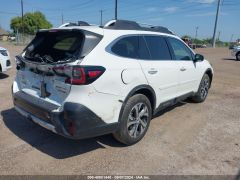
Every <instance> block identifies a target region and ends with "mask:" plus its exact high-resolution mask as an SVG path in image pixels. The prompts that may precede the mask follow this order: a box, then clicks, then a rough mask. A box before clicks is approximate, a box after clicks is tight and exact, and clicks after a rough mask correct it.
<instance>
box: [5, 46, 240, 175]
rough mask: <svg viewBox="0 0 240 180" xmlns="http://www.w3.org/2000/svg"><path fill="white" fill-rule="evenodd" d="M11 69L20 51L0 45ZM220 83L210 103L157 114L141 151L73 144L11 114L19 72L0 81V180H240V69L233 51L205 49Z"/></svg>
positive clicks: (107, 141) (106, 143)
mask: <svg viewBox="0 0 240 180" xmlns="http://www.w3.org/2000/svg"><path fill="white" fill-rule="evenodd" d="M0 46H3V47H5V48H7V49H8V50H9V51H10V53H11V55H12V61H13V58H14V56H15V55H16V54H18V53H19V52H21V50H22V48H23V47H21V46H12V45H10V44H3V43H0ZM197 51H198V52H199V53H202V54H203V55H204V56H205V57H206V58H207V59H209V60H210V61H211V63H212V64H213V67H214V69H215V77H214V81H213V85H212V89H211V90H210V94H209V97H208V99H207V101H206V102H205V103H203V104H194V103H190V102H187V103H182V104H178V105H176V106H175V107H171V108H169V109H168V110H166V111H164V112H161V113H159V116H158V117H156V118H154V119H153V120H152V122H151V125H150V128H149V130H148V133H147V134H146V136H145V138H144V139H143V140H142V141H141V142H140V143H138V144H136V145H134V146H131V147H124V146H122V145H121V144H119V143H117V142H116V141H115V140H114V139H113V138H112V136H111V135H107V136H102V137H98V138H93V139H87V140H78V141H74V140H69V139H65V138H63V137H60V136H58V135H55V134H53V133H51V132H49V131H47V130H45V129H43V128H41V127H39V126H38V125H35V124H34V123H31V122H29V121H28V120H26V119H24V118H22V117H21V116H20V115H18V113H17V112H16V111H15V110H14V109H13V104H12V100H11V91H10V87H11V83H12V81H13V79H14V76H15V72H16V71H15V67H14V65H13V68H12V69H11V70H10V71H9V72H8V73H7V75H3V74H1V75H0V112H1V115H0V174H3V175H8V174H18V175H19V174H27V175H36V174H52V175H56V174H58V175H62V174H69V175H70V174H71V175H72V174H95V175H96V174H98V175H109V174H110V175H116V174H119V175H120V174H121V175H136V174H141V175H143V174H147V175H157V174H185V175H188V174H198V175H202V174H208V175H209V174H220V175H229V174H232V175H237V174H240V62H237V61H234V60H233V59H231V58H230V53H229V50H228V49H225V48H217V49H199V50H197Z"/></svg>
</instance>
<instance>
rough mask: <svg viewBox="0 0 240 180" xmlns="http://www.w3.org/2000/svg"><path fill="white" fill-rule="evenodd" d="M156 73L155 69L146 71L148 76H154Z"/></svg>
mask: <svg viewBox="0 0 240 180" xmlns="http://www.w3.org/2000/svg"><path fill="white" fill-rule="evenodd" d="M157 72H158V70H156V69H151V70H149V71H148V74H156V73H157Z"/></svg>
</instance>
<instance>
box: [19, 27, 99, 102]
mask: <svg viewBox="0 0 240 180" xmlns="http://www.w3.org/2000/svg"><path fill="white" fill-rule="evenodd" d="M101 39H102V36H101V35H98V34H95V33H92V32H89V31H85V30H80V29H76V30H74V29H56V30H43V31H40V32H38V33H37V34H36V37H35V38H34V39H33V41H32V42H31V43H30V44H29V45H28V46H27V47H26V48H25V50H24V52H23V54H21V55H19V56H16V63H17V69H18V71H17V82H18V87H19V90H20V91H22V92H24V93H26V94H28V95H31V96H34V97H37V98H39V99H42V100H44V101H47V102H50V103H52V104H55V105H58V106H61V105H62V103H63V102H64V100H65V99H66V98H67V96H68V94H69V93H70V90H71V86H72V84H74V82H75V81H74V80H75V79H76V78H77V79H78V81H77V82H78V83H85V78H84V77H85V76H84V75H85V71H84V72H83V71H82V68H79V66H80V62H81V60H82V59H83V58H84V57H85V56H86V55H88V54H89V53H90V52H91V51H92V50H93V49H94V48H95V47H96V46H97V44H98V43H99V42H100V41H101Z"/></svg>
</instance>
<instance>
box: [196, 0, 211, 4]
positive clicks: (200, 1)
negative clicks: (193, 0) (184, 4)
mask: <svg viewBox="0 0 240 180" xmlns="http://www.w3.org/2000/svg"><path fill="white" fill-rule="evenodd" d="M197 2H199V3H203V4H212V3H214V2H215V0H197Z"/></svg>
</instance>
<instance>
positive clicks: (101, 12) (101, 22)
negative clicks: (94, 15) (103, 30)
mask: <svg viewBox="0 0 240 180" xmlns="http://www.w3.org/2000/svg"><path fill="white" fill-rule="evenodd" d="M100 25H101V26H102V25H103V10H102V9H101V10H100Z"/></svg>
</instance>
